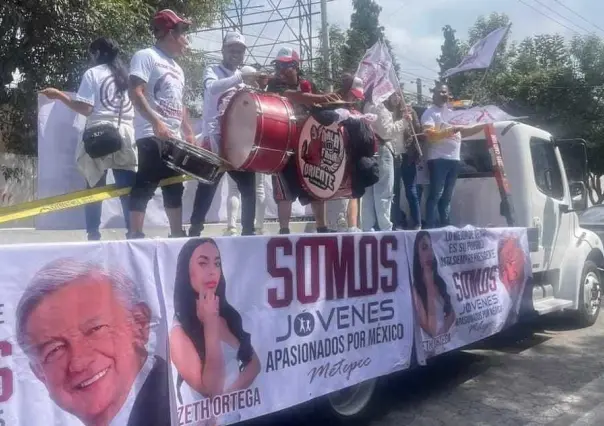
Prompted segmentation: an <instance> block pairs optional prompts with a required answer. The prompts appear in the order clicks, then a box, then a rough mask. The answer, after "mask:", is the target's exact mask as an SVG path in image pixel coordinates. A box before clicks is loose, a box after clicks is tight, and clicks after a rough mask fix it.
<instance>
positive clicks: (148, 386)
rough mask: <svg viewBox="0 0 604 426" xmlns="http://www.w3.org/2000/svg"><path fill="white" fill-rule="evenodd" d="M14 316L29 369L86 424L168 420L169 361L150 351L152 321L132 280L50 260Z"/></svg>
mask: <svg viewBox="0 0 604 426" xmlns="http://www.w3.org/2000/svg"><path fill="white" fill-rule="evenodd" d="M16 320H17V325H16V327H17V330H16V335H17V340H18V343H19V345H20V347H21V348H22V349H23V351H24V352H25V354H26V355H27V356H28V359H29V363H30V366H31V369H32V371H33V373H34V375H35V376H36V377H37V378H38V379H39V380H40V381H41V382H42V383H43V384H44V386H45V387H46V389H47V390H48V393H49V395H50V397H51V399H52V400H53V401H54V402H55V403H56V404H57V405H58V406H59V407H61V408H62V409H63V410H65V411H67V412H69V413H71V414H72V415H74V416H76V417H77V418H78V419H80V420H81V421H82V422H83V423H84V424H85V425H86V426H118V425H119V426H168V425H170V401H169V397H168V368H167V363H166V361H165V360H164V359H162V358H160V357H157V356H155V357H153V356H149V354H148V351H147V348H146V345H147V343H148V341H149V335H150V331H151V330H150V329H151V324H152V323H153V322H155V321H152V313H151V310H150V308H149V306H148V304H147V303H145V300H144V297H143V293H142V292H141V291H140V289H139V288H138V287H137V286H136V284H135V283H134V282H133V281H132V280H131V279H130V278H128V277H127V276H125V275H124V274H122V273H121V272H119V271H115V270H111V271H109V270H107V269H105V268H102V267H100V266H98V265H96V264H93V263H87V262H80V261H77V260H73V259H70V258H65V259H58V260H55V261H53V262H51V263H49V264H47V265H46V266H44V267H43V268H42V269H41V270H39V271H38V272H37V273H36V275H35V276H34V278H33V279H32V281H31V282H30V283H29V285H28V287H27V288H26V290H25V292H24V294H23V296H22V297H21V300H20V301H19V305H18V307H17V318H16ZM42 423H44V424H47V423H46V422H41V423H40V424H42Z"/></svg>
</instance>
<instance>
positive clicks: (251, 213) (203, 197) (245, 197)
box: [190, 171, 256, 236]
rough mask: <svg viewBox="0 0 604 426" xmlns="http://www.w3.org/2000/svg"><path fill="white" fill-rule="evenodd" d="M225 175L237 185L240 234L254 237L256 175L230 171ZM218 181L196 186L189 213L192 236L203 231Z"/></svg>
mask: <svg viewBox="0 0 604 426" xmlns="http://www.w3.org/2000/svg"><path fill="white" fill-rule="evenodd" d="M227 173H228V174H229V176H231V178H233V180H234V181H235V183H236V184H237V189H239V192H240V193H241V227H242V232H241V234H242V235H254V221H255V220H256V174H255V173H253V172H242V171H230V172H227ZM220 181H221V179H220V178H219V179H217V180H216V182H215V183H214V184H212V185H208V184H204V183H201V182H200V183H198V184H197V191H195V201H194V203H193V213H191V231H190V234H191V235H192V236H193V235H197V234H198V233H200V232H201V231H202V230H203V226H204V224H205V221H206V215H207V214H208V211H209V210H210V206H211V205H212V200H214V194H216V189H217V188H218V185H219V184H220Z"/></svg>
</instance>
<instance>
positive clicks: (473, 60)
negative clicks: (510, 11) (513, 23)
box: [442, 25, 510, 78]
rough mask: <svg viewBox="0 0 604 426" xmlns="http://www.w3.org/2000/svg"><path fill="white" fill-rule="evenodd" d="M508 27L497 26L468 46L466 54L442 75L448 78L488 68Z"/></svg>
mask: <svg viewBox="0 0 604 426" xmlns="http://www.w3.org/2000/svg"><path fill="white" fill-rule="evenodd" d="M509 29H510V25H508V26H505V27H501V28H498V29H496V30H495V31H492V32H491V33H489V34H488V35H487V36H486V37H484V38H482V39H480V40H478V41H477V42H476V43H474V45H473V46H472V47H471V48H470V50H469V51H468V54H467V55H466V56H464V58H463V59H462V60H461V62H460V63H459V65H457V66H456V67H454V68H450V69H448V70H447V71H445V72H444V73H443V76H442V77H443V78H448V77H451V76H452V75H455V74H458V73H460V72H464V71H469V70H475V69H487V68H489V67H490V66H491V62H493V57H494V56H495V51H496V50H497V47H499V44H500V43H501V42H502V40H503V38H504V37H505V35H506V33H507V32H508V30H509Z"/></svg>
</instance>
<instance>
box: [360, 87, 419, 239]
mask: <svg viewBox="0 0 604 426" xmlns="http://www.w3.org/2000/svg"><path fill="white" fill-rule="evenodd" d="M400 105H401V99H400V96H399V95H398V94H397V93H394V94H392V95H391V96H390V98H388V99H387V100H386V101H385V102H382V103H379V104H378V105H375V104H374V103H373V89H368V90H367V91H366V93H365V105H364V107H363V112H364V113H365V114H375V115H376V116H377V120H376V121H375V122H374V123H372V128H373V131H374V132H375V134H376V136H377V137H378V140H379V148H378V155H379V169H380V180H379V181H378V182H377V183H376V184H375V185H373V186H371V187H369V188H367V189H366V190H365V194H364V195H363V197H362V198H361V226H362V229H363V231H366V232H368V231H372V230H374V226H375V224H377V226H378V228H379V230H380V231H391V230H392V221H391V220H390V211H391V209H392V199H393V198H394V156H395V145H396V146H398V145H399V143H398V142H399V141H401V140H402V135H403V132H404V130H405V129H406V128H407V126H408V124H407V123H408V121H407V120H408V117H407V114H405V117H403V118H402V119H401V120H398V121H394V119H393V115H392V112H391V111H390V109H394V108H400ZM389 107H390V109H389Z"/></svg>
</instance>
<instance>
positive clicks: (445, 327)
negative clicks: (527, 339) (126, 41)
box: [0, 228, 530, 426]
mask: <svg viewBox="0 0 604 426" xmlns="http://www.w3.org/2000/svg"><path fill="white" fill-rule="evenodd" d="M0 259H1V260H0V263H1V267H0V282H2V293H1V294H0V425H1V426H36V425H40V426H42V425H44V426H46V425H49V424H52V425H61V426H62V425H65V426H72V425H86V426H98V425H110V426H117V425H119V426H123V425H127V426H156V425H157V426H168V425H208V426H209V425H226V424H232V423H236V422H239V421H243V420H246V419H250V418H253V417H257V416H260V415H263V414H267V413H271V412H275V411H278V410H281V409H284V408H287V407H291V406H293V405H296V404H299V403H302V402H305V401H308V400H310V399H312V398H316V397H319V396H323V395H326V394H328V393H330V392H333V391H336V390H339V389H343V388H346V387H349V386H351V385H354V384H357V383H360V382H362V381H365V380H367V379H372V378H376V377H379V376H382V375H386V374H389V373H392V372H394V371H398V370H403V369H406V368H408V367H409V365H410V361H411V354H412V347H413V345H414V335H416V336H418V337H417V339H418V342H417V343H415V344H416V347H418V351H417V352H418V354H419V357H420V358H421V359H420V362H422V361H424V360H425V357H429V356H433V355H436V354H439V353H443V352H446V351H451V350H454V349H456V348H459V347H461V346H464V345H466V344H468V343H471V342H472V341H476V340H480V339H482V338H484V337H486V336H488V335H491V334H494V333H496V332H498V331H500V330H501V329H502V328H503V327H505V326H507V325H509V324H511V323H513V322H514V321H515V318H516V316H517V312H518V306H519V304H518V295H519V294H522V290H523V288H524V286H525V283H526V280H527V279H528V278H529V277H530V262H529V252H528V244H527V237H526V232H525V231H524V230H522V229H511V228H505V229H476V228H464V229H461V230H460V229H455V228H446V229H443V230H435V231H430V232H422V231H420V232H395V233H372V234H331V235H330V234H327V235H325V234H321V235H317V234H314V235H291V236H278V237H277V236H276V237H261V236H257V237H240V238H228V237H223V238H216V239H203V238H198V239H174V240H140V241H116V242H98V243H71V244H60V245H59V244H47V245H9V246H0ZM415 318H417V320H416V319H415ZM416 327H417V329H416ZM416 331H417V332H416ZM420 336H421V337H420ZM419 339H421V342H420V341H419ZM418 343H419V344H418Z"/></svg>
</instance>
